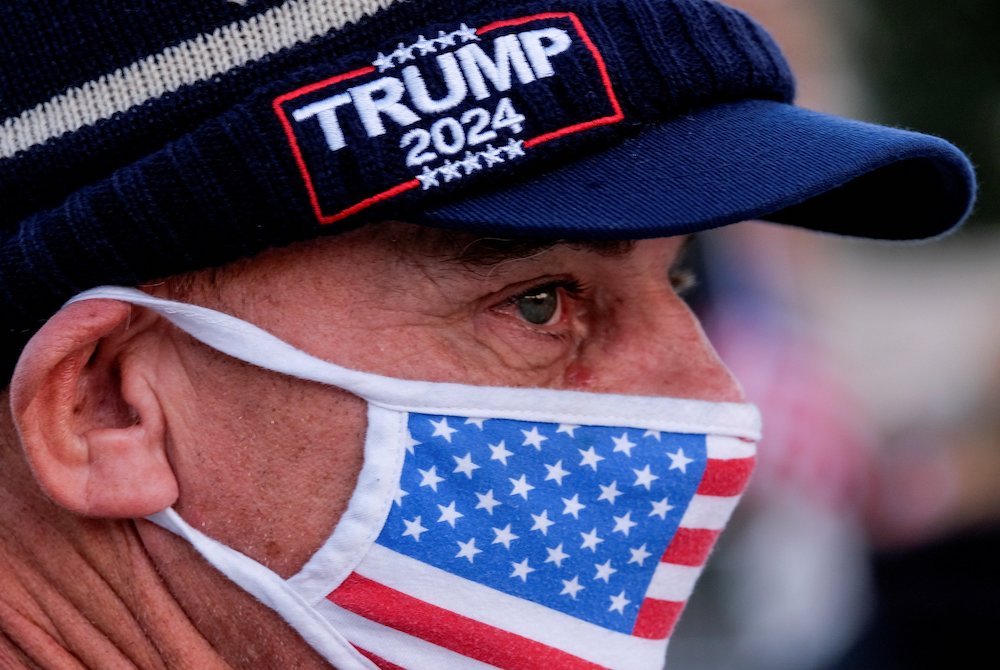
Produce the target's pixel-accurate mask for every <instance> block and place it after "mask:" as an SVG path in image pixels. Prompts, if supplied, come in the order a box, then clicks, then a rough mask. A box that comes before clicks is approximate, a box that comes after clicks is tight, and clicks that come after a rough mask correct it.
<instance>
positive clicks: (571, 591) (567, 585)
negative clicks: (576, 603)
mask: <svg viewBox="0 0 1000 670" xmlns="http://www.w3.org/2000/svg"><path fill="white" fill-rule="evenodd" d="M559 581H561V582H562V583H563V590H562V591H560V592H559V595H561V596H569V597H570V598H572V599H573V600H576V594H577V593H579V592H580V591H582V590H583V589H584V588H586V587H584V586H580V578H579V577H578V576H577V577H574V578H573V579H560V580H559Z"/></svg>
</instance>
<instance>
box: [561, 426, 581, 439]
mask: <svg viewBox="0 0 1000 670" xmlns="http://www.w3.org/2000/svg"><path fill="white" fill-rule="evenodd" d="M579 427H580V426H574V425H573V424H571V423H560V424H559V427H558V428H556V432H557V433H566V434H567V435H569V436H570V437H576V435H574V434H573V431H575V430H576V429H577V428H579Z"/></svg>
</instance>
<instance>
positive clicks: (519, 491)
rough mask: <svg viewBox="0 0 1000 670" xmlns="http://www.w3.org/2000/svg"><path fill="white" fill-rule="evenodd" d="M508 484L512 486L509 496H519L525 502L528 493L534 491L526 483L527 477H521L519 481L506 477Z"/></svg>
mask: <svg viewBox="0 0 1000 670" xmlns="http://www.w3.org/2000/svg"><path fill="white" fill-rule="evenodd" d="M508 479H509V480H510V483H511V484H513V485H514V488H513V489H511V492H510V494H511V495H512V496H521V497H522V498H524V499H525V500H527V499H528V491H533V490H535V487H534V486H532V485H531V484H529V483H528V476H527V475H521V478H520V479H514V478H513V477H508Z"/></svg>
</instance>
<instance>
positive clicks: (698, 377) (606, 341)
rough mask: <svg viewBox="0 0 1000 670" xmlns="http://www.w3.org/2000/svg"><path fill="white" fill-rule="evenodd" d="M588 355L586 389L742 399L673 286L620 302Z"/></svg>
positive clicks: (639, 393)
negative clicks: (673, 289)
mask: <svg viewBox="0 0 1000 670" xmlns="http://www.w3.org/2000/svg"><path fill="white" fill-rule="evenodd" d="M608 322H609V323H610V324H611V325H610V327H609V329H608V330H607V331H606V332H605V334H604V337H603V338H601V341H600V343H599V344H598V345H596V346H595V350H594V351H593V352H591V353H592V355H588V356H586V359H587V361H588V362H587V363H585V365H587V366H588V368H589V370H588V372H589V379H590V383H588V384H587V387H588V390H595V391H600V392H605V393H624V394H629V395H649V396H669V397H674V398H691V399H696V400H708V401H713V402H743V401H744V400H745V397H744V395H743V389H742V388H741V386H740V384H739V382H737V381H736V378H735V377H734V376H733V375H732V373H731V372H730V371H729V369H728V368H727V367H726V366H725V364H724V363H723V362H722V360H721V359H720V358H719V356H718V354H717V353H716V351H715V349H714V347H712V345H711V343H710V342H709V341H708V338H707V337H706V335H705V332H704V330H703V329H702V327H701V324H700V323H699V321H698V319H697V317H696V316H695V315H694V313H692V311H691V309H690V308H689V307H688V306H687V304H686V303H685V302H684V301H683V300H682V299H681V298H680V297H678V296H677V295H676V294H675V293H674V292H673V291H672V290H669V289H668V290H658V291H644V292H642V294H641V299H632V300H623V301H621V302H620V303H619V304H618V305H616V306H615V308H614V313H613V314H612V315H611V318H610V319H609V321H608Z"/></svg>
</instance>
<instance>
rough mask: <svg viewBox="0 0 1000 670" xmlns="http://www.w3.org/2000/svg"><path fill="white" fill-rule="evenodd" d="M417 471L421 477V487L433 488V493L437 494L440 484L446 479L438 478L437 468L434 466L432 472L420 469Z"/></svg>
mask: <svg viewBox="0 0 1000 670" xmlns="http://www.w3.org/2000/svg"><path fill="white" fill-rule="evenodd" d="M417 471H418V472H419V473H420V475H421V478H420V485H421V486H429V487H431V491H434V493H437V490H438V484H440V483H441V482H443V481H444V477H438V473H437V466H436V465H432V466H431V469H430V470H421V469H420V468H417Z"/></svg>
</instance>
